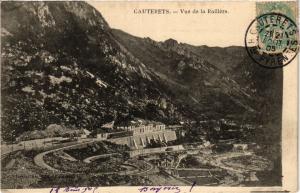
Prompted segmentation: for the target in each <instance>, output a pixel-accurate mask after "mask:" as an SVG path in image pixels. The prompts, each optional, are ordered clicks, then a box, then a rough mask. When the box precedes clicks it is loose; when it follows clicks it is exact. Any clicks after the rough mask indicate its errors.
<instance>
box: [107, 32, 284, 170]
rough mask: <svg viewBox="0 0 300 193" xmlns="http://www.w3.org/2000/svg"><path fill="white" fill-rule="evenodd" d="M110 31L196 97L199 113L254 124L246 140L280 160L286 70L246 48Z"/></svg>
mask: <svg viewBox="0 0 300 193" xmlns="http://www.w3.org/2000/svg"><path fill="white" fill-rule="evenodd" d="M112 33H113V34H114V36H115V37H116V39H117V40H118V41H119V42H120V44H122V45H123V46H124V47H125V48H126V49H127V50H128V51H129V52H131V53H132V54H133V55H134V56H135V57H137V58H138V59H139V60H140V61H142V62H143V63H144V64H145V66H147V67H148V68H150V69H151V70H152V71H153V72H154V73H155V74H157V75H158V76H159V77H160V78H161V79H162V80H164V81H165V82H166V83H167V84H168V85H169V87H171V88H172V90H173V91H174V92H175V93H176V96H177V97H178V98H184V97H182V95H180V94H181V93H184V94H183V96H185V97H186V99H187V100H186V101H187V102H189V101H194V102H195V103H194V104H193V105H191V106H192V107H193V109H197V112H199V113H201V114H204V115H206V116H208V117H209V118H210V119H214V118H216V119H220V118H228V119H231V120H235V121H237V122H239V123H241V124H243V123H250V124H254V125H256V126H257V127H256V129H255V132H254V134H253V135H251V136H250V135H249V136H248V140H249V141H255V142H257V143H258V144H260V145H262V147H263V149H264V150H266V151H264V154H265V155H268V156H270V157H271V159H272V160H280V152H281V147H280V146H281V121H282V120H281V119H282V118H281V116H282V96H283V71H282V69H275V70H270V69H267V68H263V67H261V66H260V65H258V64H256V63H254V62H253V61H252V60H251V58H250V57H249V56H248V54H247V52H246V49H245V48H244V47H239V46H231V47H225V48H220V47H208V46H194V45H189V44H186V43H178V42H177V41H176V40H174V39H168V40H165V41H162V42H157V41H154V40H152V39H150V38H140V37H135V36H132V35H130V34H128V33H126V32H123V31H121V30H118V29H113V30H112ZM276 163H279V162H278V161H276ZM279 165H280V164H279ZM278 167H279V168H280V166H278ZM278 171H279V173H280V169H278Z"/></svg>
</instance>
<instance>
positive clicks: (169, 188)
mask: <svg viewBox="0 0 300 193" xmlns="http://www.w3.org/2000/svg"><path fill="white" fill-rule="evenodd" d="M138 190H139V191H140V192H153V193H158V192H170V193H179V192H181V189H180V187H179V186H143V187H141V188H139V189H138Z"/></svg>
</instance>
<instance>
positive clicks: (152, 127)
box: [117, 123, 166, 135]
mask: <svg viewBox="0 0 300 193" xmlns="http://www.w3.org/2000/svg"><path fill="white" fill-rule="evenodd" d="M117 128H118V129H122V130H126V131H132V132H133V135H139V134H144V133H151V132H158V131H164V130H165V129H166V125H164V124H161V123H156V124H153V123H146V124H144V123H141V124H138V125H131V126H121V127H117Z"/></svg>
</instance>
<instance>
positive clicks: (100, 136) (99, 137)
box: [96, 133, 108, 140]
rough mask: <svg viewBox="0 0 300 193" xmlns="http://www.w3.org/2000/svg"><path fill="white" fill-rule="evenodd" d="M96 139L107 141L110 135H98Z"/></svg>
mask: <svg viewBox="0 0 300 193" xmlns="http://www.w3.org/2000/svg"><path fill="white" fill-rule="evenodd" d="M96 138H97V139H103V140H106V139H107V138H108V133H97V135H96Z"/></svg>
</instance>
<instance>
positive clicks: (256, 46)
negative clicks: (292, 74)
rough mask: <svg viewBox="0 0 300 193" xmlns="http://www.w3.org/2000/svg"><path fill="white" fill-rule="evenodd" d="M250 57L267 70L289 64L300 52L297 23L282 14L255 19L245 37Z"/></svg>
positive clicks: (269, 14)
mask: <svg viewBox="0 0 300 193" xmlns="http://www.w3.org/2000/svg"><path fill="white" fill-rule="evenodd" d="M245 46H246V50H247V52H248V54H249V56H250V57H251V58H252V59H253V60H254V61H255V62H256V63H258V64H259V65H261V66H263V67H266V68H280V67H283V66H286V65H287V64H289V63H290V62H291V61H292V60H293V59H294V58H295V57H296V56H297V53H298V51H299V39H298V28H297V25H296V23H295V22H294V21H293V20H292V19H290V18H289V17H287V16H286V15H283V14H280V13H266V14H263V15H260V16H258V17H257V18H255V19H254V20H253V21H252V22H251V23H250V25H249V27H248V28H247V31H246V35H245Z"/></svg>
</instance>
